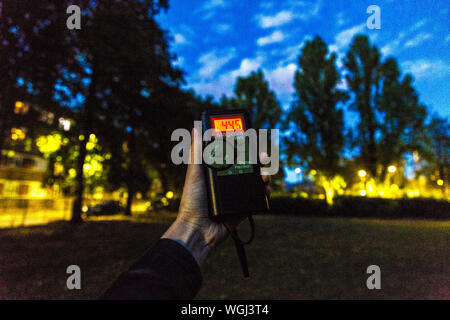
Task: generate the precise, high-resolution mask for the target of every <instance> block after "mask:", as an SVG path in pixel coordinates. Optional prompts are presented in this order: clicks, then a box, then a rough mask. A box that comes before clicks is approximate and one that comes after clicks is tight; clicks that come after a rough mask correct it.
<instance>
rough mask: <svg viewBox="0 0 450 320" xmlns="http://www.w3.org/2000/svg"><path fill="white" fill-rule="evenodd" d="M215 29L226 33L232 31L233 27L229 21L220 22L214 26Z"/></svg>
mask: <svg viewBox="0 0 450 320" xmlns="http://www.w3.org/2000/svg"><path fill="white" fill-rule="evenodd" d="M213 29H214V30H215V31H216V32H217V33H220V34H225V33H227V32H229V31H231V29H232V27H231V25H230V24H228V23H219V24H216V25H214V26H213Z"/></svg>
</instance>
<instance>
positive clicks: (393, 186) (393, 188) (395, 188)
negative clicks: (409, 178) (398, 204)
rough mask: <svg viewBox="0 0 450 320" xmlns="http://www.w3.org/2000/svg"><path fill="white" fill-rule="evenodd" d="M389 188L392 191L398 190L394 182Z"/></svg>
mask: <svg viewBox="0 0 450 320" xmlns="http://www.w3.org/2000/svg"><path fill="white" fill-rule="evenodd" d="M391 190H392V191H394V192H396V191H398V185H396V184H393V185H391Z"/></svg>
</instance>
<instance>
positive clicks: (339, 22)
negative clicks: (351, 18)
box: [336, 12, 348, 27]
mask: <svg viewBox="0 0 450 320" xmlns="http://www.w3.org/2000/svg"><path fill="white" fill-rule="evenodd" d="M347 22H348V20H347V19H346V18H345V14H344V12H339V13H338V14H337V15H336V25H337V26H338V27H341V26H343V25H344V24H346V23H347Z"/></svg>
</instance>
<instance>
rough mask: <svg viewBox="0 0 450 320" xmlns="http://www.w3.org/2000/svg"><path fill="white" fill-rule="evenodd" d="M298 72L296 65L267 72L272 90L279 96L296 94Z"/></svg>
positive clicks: (291, 64) (290, 64)
mask: <svg viewBox="0 0 450 320" xmlns="http://www.w3.org/2000/svg"><path fill="white" fill-rule="evenodd" d="M296 70H297V66H296V64H295V63H289V64H288V65H286V66H282V67H278V68H275V69H273V70H267V71H265V73H266V77H267V80H268V81H269V84H270V88H271V89H272V90H274V91H275V92H276V93H277V94H283V93H293V92H294V86H293V83H294V73H295V71H296Z"/></svg>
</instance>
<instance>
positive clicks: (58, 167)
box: [53, 162, 64, 175]
mask: <svg viewBox="0 0 450 320" xmlns="http://www.w3.org/2000/svg"><path fill="white" fill-rule="evenodd" d="M63 172H64V166H63V165H62V164H61V163H57V162H56V163H55V164H54V168H53V173H54V174H55V175H58V174H60V173H63Z"/></svg>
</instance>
